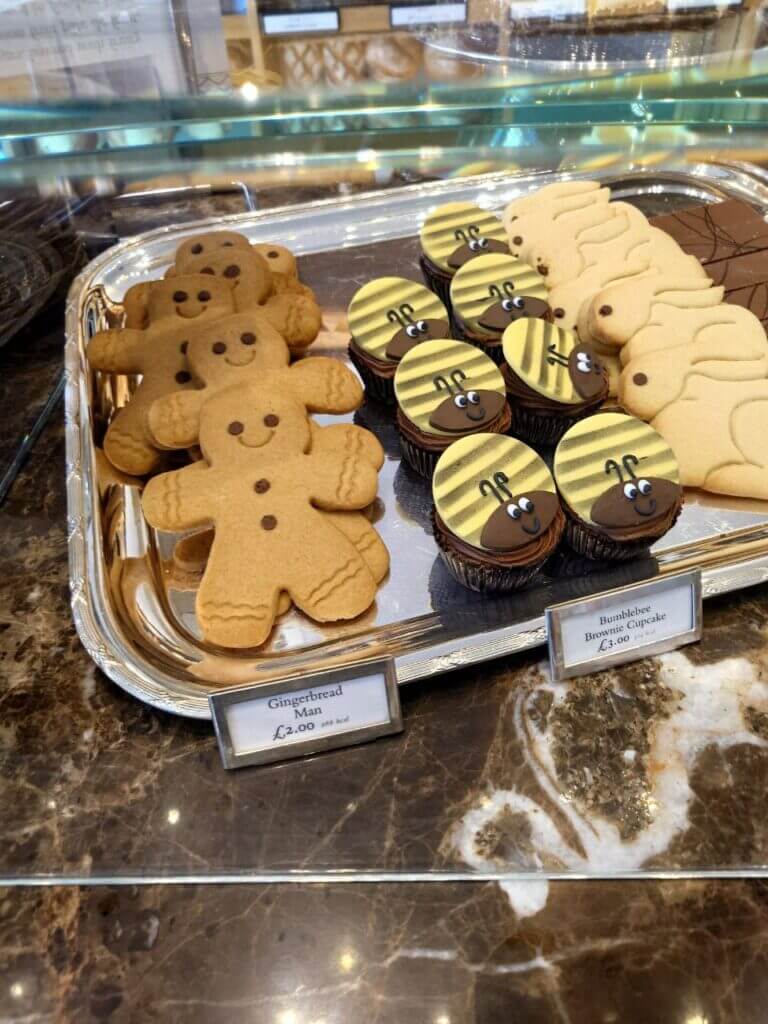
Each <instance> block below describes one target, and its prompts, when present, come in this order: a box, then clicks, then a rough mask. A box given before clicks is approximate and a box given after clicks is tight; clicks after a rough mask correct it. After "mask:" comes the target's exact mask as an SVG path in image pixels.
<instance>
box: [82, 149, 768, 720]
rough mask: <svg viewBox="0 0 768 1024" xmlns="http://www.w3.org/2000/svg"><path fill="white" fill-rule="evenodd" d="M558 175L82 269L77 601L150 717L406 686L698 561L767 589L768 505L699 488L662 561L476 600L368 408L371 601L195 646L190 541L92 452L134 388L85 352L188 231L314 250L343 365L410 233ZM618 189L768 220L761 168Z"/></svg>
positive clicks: (542, 636) (341, 204)
mask: <svg viewBox="0 0 768 1024" xmlns="http://www.w3.org/2000/svg"><path fill="white" fill-rule="evenodd" d="M558 177H560V176H559V175H556V174H554V173H553V174H534V175H525V176H510V175H508V174H492V175H487V176H483V177H478V178H471V179H463V180H453V181H441V182H435V183H429V184H423V185H414V186H411V187H407V188H402V189H397V190H393V191H386V192H378V193H374V194H371V195H360V196H356V197H354V198H351V199H338V200H330V201H324V202H318V203H312V204H310V205H308V206H303V207H293V208H287V207H286V208H282V209H278V210H272V211H268V212H265V213H247V214H238V215H235V216H231V217H223V218H219V219H218V220H216V221H215V222H213V221H201V222H199V223H196V224H191V225H190V224H185V225H184V226H183V227H169V228H164V229H161V230H158V231H152V232H148V233H147V234H144V235H139V236H137V237H135V238H132V239H130V240H129V241H126V242H124V243H122V244H121V245H118V246H117V247H116V248H114V249H111V250H109V251H108V252H106V253H104V254H103V255H102V256H100V257H99V258H98V259H96V260H94V261H93V262H92V263H91V264H90V265H89V266H88V267H87V268H86V269H85V270H84V271H83V272H82V273H81V274H80V276H79V277H78V278H77V280H76V281H75V282H74V284H73V286H72V289H71V291H70V294H69V299H68V305H67V317H66V322H67V343H66V441H67V499H68V537H69V557H70V576H71V589H72V606H73V611H74V618H75V622H76V625H77V629H78V632H79V634H80V637H81V639H82V642H83V644H84V646H85V648H86V650H87V651H88V652H89V654H90V655H91V657H92V658H93V659H94V661H95V662H96V663H97V664H98V665H99V667H100V668H101V669H102V670H103V671H104V672H105V673H106V674H107V675H108V676H109V677H110V678H111V679H112V680H114V682H116V683H117V684H118V685H119V686H121V687H122V688H123V689H124V690H126V691H128V692H129V693H131V694H133V695H134V696H135V697H138V698H139V699H140V700H143V701H146V702H147V703H149V704H151V705H153V706H154V707H157V708H161V709H163V710H166V711H171V712H174V713H175V714H180V715H187V716H190V717H195V718H209V717H210V713H209V709H208V694H209V692H211V690H212V688H220V687H222V686H227V685H234V684H239V685H241V684H243V683H248V682H260V681H263V682H267V681H270V680H273V679H275V678H278V677H291V676H296V675H301V674H303V673H306V672H309V671H314V670H318V669H320V668H330V667H332V666H335V665H341V664H350V663H354V662H355V661H356V660H359V659H363V658H366V659H368V658H371V657H381V656H385V655H388V656H391V657H393V658H394V659H395V663H396V669H397V677H398V681H399V682H400V683H405V682H410V681H412V680H415V679H421V678H424V677H426V676H431V675H436V674H438V673H441V672H445V671H447V670H449V669H454V668H459V667H460V666H463V665H468V664H472V663H476V662H481V661H485V660H487V659H490V658H496V657H499V656H500V655H504V654H509V653H511V652H513V651H520V650H523V649H525V648H529V647H533V646H535V645H537V644H542V643H545V642H546V630H545V625H544V611H545V609H546V607H547V606H549V605H551V604H555V603H558V602H561V601H566V600H572V599H574V598H576V597H579V596H582V595H584V596H586V595H588V594H594V593H601V592H604V591H606V590H610V589H613V588H615V587H620V586H622V585H624V584H626V583H634V582H638V581H640V580H644V579H648V578H650V577H652V576H654V575H657V574H660V573H670V572H675V571H680V570H683V569H688V568H691V567H694V566H700V567H701V569H702V576H703V593H704V596H705V597H709V596H711V595H713V594H719V593H723V592H725V591H730V590H737V589H740V588H742V587H747V586H750V585H752V584H756V583H760V582H762V581H764V580H766V579H768V503H760V502H750V501H742V500H729V499H725V498H720V497H715V496H712V495H705V494H700V493H696V492H689V493H688V494H687V495H686V506H685V509H684V511H683V514H682V516H681V517H680V520H679V521H678V523H677V525H676V526H675V528H674V529H673V530H672V531H671V532H670V533H669V534H668V535H667V536H666V537H664V538H663V539H662V540H661V541H660V542H659V543H658V544H657V545H656V547H655V548H654V549H653V557H648V558H646V559H644V560H641V561H638V562H633V563H630V564H628V565H620V566H618V567H615V568H611V569H608V570H606V569H604V568H599V567H598V568H593V567H591V566H584V565H583V564H581V565H579V563H575V562H570V561H568V560H565V561H564V562H563V563H562V564H560V565H558V566H557V570H556V575H553V576H552V577H548V576H545V577H543V578H542V579H541V581H540V582H539V583H538V584H536V585H531V586H529V587H528V588H527V589H525V590H524V591H521V592H520V593H518V594H516V595H514V596H509V597H500V598H488V597H485V598H483V597H481V596H480V595H477V594H474V593H471V592H469V591H467V590H465V589H463V588H462V587H460V586H459V585H458V584H456V583H455V582H453V580H452V579H451V577H450V576H449V575H448V574H447V572H446V571H445V569H444V567H443V565H442V563H441V561H440V559H439V558H438V555H437V550H436V547H435V543H434V540H433V538H432V536H431V532H430V529H429V512H430V496H429V488H428V487H427V486H426V485H425V483H424V481H422V480H421V479H420V478H418V477H415V476H414V475H413V474H412V473H411V472H410V471H409V470H408V469H407V468H406V467H404V466H401V465H400V458H399V452H398V446H397V436H396V432H395V430H394V428H393V426H392V422H391V417H389V416H387V415H386V413H385V412H384V411H383V410H381V409H380V408H378V407H375V406H374V405H366V406H364V407H363V409H362V410H361V411H360V412H359V413H357V414H356V417H355V418H356V421H357V422H360V423H362V424H363V425H365V426H368V427H370V428H371V429H372V430H374V431H375V432H376V433H377V434H378V436H379V438H380V439H381V441H382V443H383V445H384V448H385V450H386V453H387V458H386V462H385V465H384V468H383V470H382V473H381V477H380V491H379V494H380V497H379V500H378V502H377V505H376V508H375V510H374V512H375V521H376V526H377V529H378V530H379V531H380V533H381V535H382V537H383V539H384V541H385V543H386V544H387V547H388V548H389V551H390V555H391V559H392V569H391V572H390V575H389V577H388V578H387V579H386V581H385V582H384V584H383V585H382V587H381V588H380V591H379V595H378V599H377V601H376V604H375V607H373V608H372V609H371V610H370V611H369V612H368V613H366V615H364V616H363V617H362V618H361V619H358V620H355V621H354V622H348V623H343V624H340V625H334V626H325V627H323V626H319V625H317V624H316V623H313V622H310V621H309V620H308V619H306V618H305V617H304V616H303V615H302V614H301V613H299V612H297V611H291V612H289V613H288V614H287V615H285V616H284V617H283V618H282V619H281V620H280V622H279V624H278V625H277V627H276V628H275V630H274V633H273V636H272V638H271V640H270V642H269V644H268V645H267V646H265V647H264V648H263V649H260V650H258V651H252V652H244V653H240V652H237V653H235V652H227V651H222V650H216V649H211V648H208V647H206V645H205V644H203V643H202V642H201V641H200V639H199V631H198V627H197V623H196V620H195V614H194V596H195V595H194V584H195V579H194V578H192V577H188V578H183V577H182V574H180V573H179V572H178V571H175V570H171V569H169V565H170V555H171V552H172V550H173V546H174V544H175V541H176V539H177V538H176V537H175V536H172V535H167V534H164V535H156V534H155V533H154V531H152V530H150V529H148V527H147V525H146V524H145V522H144V519H143V518H142V514H141V503H140V491H139V488H138V487H136V486H131V485H126V484H121V483H116V482H115V481H114V480H110V479H109V477H108V475H107V476H105V474H104V467H103V464H102V463H101V461H100V460H99V458H98V456H97V451H96V444H97V442H98V438H99V437H100V435H101V433H102V432H103V429H104V425H105V423H106V421H107V418H108V416H109V414H110V412H111V410H112V409H113V408H114V405H115V403H118V404H119V403H121V402H123V401H124V400H125V398H126V397H127V395H128V393H129V389H130V383H131V382H130V381H128V380H126V379H125V378H120V377H115V378H111V377H109V376H104V375H100V374H93V373H92V372H91V371H90V369H89V368H88V365H87V362H86V359H85V349H86V346H87V343H88V339H89V338H90V337H91V336H92V334H93V333H94V332H95V331H96V330H99V329H101V328H102V327H103V326H106V325H107V324H108V323H110V322H112V323H114V322H116V318H118V317H119V316H120V314H121V309H120V306H119V303H120V300H121V299H122V296H123V294H124V293H125V291H126V289H127V288H128V287H129V286H130V285H132V284H134V283H136V281H139V280H142V279H148V278H153V277H158V276H161V274H162V272H163V271H164V269H165V267H166V266H167V265H168V263H169V261H170V258H171V256H172V253H173V251H174V249H175V248H176V246H177V245H178V244H179V242H180V240H181V239H183V238H184V237H186V236H189V235H191V234H194V233H197V232H200V231H204V230H211V228H214V227H224V226H226V227H228V228H234V229H236V230H238V231H242V232H244V233H245V234H246V235H248V236H249V237H250V238H251V239H253V240H259V239H261V240H269V239H272V240H276V241H280V242H282V243H284V244H286V245H288V246H290V247H291V248H292V249H293V250H294V251H295V252H296V253H297V254H301V255H302V256H303V259H302V277H303V278H304V279H305V280H306V281H308V283H310V284H311V285H313V286H314V287H315V289H316V291H317V293H318V295H319V297H320V299H321V302H322V304H323V307H324V310H325V314H326V315H325V325H326V327H325V329H324V331H323V334H322V336H321V338H320V339H319V340H318V342H317V343H316V345H315V346H314V350H315V351H325V352H329V351H330V352H338V353H339V354H340V355H341V354H342V353H344V352H345V349H346V342H347V335H346V331H345V318H344V310H345V309H346V305H347V302H348V301H349V298H350V297H351V295H352V294H353V293H354V292H355V290H356V289H357V288H358V287H359V286H360V285H361V284H362V283H364V282H365V281H366V280H369V279H370V278H371V277H374V276H376V275H377V274H381V273H384V272H386V273H390V274H392V273H394V274H398V273H399V274H405V275H406V276H413V277H416V278H418V273H417V265H416V261H415V258H416V253H417V243H416V240H415V238H414V232H415V229H416V226H417V225H418V223H419V222H420V221H421V219H422V218H423V216H424V215H425V214H426V213H427V212H428V211H429V210H430V209H431V208H432V207H434V206H436V205H438V204H440V203H444V202H452V201H457V200H472V201H475V202H478V203H480V205H482V206H485V207H488V208H492V209H497V210H498V209H501V208H502V207H503V206H504V205H505V204H506V203H507V202H508V201H509V200H510V199H512V198H513V197H514V196H516V195H519V194H521V193H524V192H526V191H529V190H530V189H532V188H535V187H540V186H541V185H544V184H546V183H548V182H550V181H554V180H556V179H557V178H558ZM604 180H605V182H606V183H608V184H610V185H611V187H612V188H613V190H614V192H615V195H616V196H617V197H621V198H622V199H632V200H634V201H637V202H638V204H639V205H641V206H645V207H646V208H648V209H649V210H650V211H651V212H655V211H657V210H659V209H675V208H678V207H680V206H683V205H690V204H692V203H698V202H708V201H709V202H715V201H718V200H721V199H723V198H728V197H740V198H742V199H745V200H747V201H750V202H752V203H754V204H756V205H758V206H760V207H761V208H764V209H768V179H766V177H765V175H764V174H763V172H760V171H759V170H758V169H756V168H752V167H749V166H748V165H733V166H725V165H722V166H721V165H704V164H702V165H698V166H694V167H692V168H691V170H690V173H685V174H681V173H675V172H671V171H670V172H665V171H664V170H659V169H654V170H653V171H652V172H642V173H630V174H627V175H625V176H623V177H620V178H619V177H617V176H616V174H615V173H613V174H612V175H610V176H608V175H606V176H605V177H604ZM590 570H591V571H590Z"/></svg>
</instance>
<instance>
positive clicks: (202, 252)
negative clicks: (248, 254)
mask: <svg viewBox="0 0 768 1024" xmlns="http://www.w3.org/2000/svg"><path fill="white" fill-rule="evenodd" d="M250 247H251V246H250V242H249V241H248V239H247V238H246V237H245V236H244V235H241V234H238V232H237V231H209V232H208V234H205V235H195V237H194V238H189V239H187V241H186V242H182V243H181V245H180V246H179V248H178V249H177V250H176V256H175V261H174V262H175V265H176V270H177V272H178V273H180V274H186V273H188V270H189V267H188V264H189V262H190V260H196V259H199V258H200V257H201V256H203V257H205V256H211V255H212V254H213V253H215V252H218V251H219V250H220V249H223V250H224V251H225V252H227V251H231V250H232V249H250Z"/></svg>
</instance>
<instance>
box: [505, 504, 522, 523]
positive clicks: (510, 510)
mask: <svg viewBox="0 0 768 1024" xmlns="http://www.w3.org/2000/svg"><path fill="white" fill-rule="evenodd" d="M522 514H523V513H522V512H521V511H520V509H519V507H518V506H517V505H515V504H514V503H513V504H511V505H507V515H508V516H509V518H510V519H519V518H520V516H521V515H522Z"/></svg>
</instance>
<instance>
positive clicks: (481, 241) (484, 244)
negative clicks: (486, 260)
mask: <svg viewBox="0 0 768 1024" xmlns="http://www.w3.org/2000/svg"><path fill="white" fill-rule="evenodd" d="M477 244H478V245H479V246H480V248H481V249H487V248H488V239H487V238H478V240H477Z"/></svg>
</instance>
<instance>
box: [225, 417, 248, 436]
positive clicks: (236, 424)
mask: <svg viewBox="0 0 768 1024" xmlns="http://www.w3.org/2000/svg"><path fill="white" fill-rule="evenodd" d="M227 430H228V431H229V433H230V434H232V436H233V437H237V435H238V434H242V432H243V431H244V430H245V427H244V425H243V424H242V423H241V422H240V420H232V422H231V423H230V424H229V426H228V427H227Z"/></svg>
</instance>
